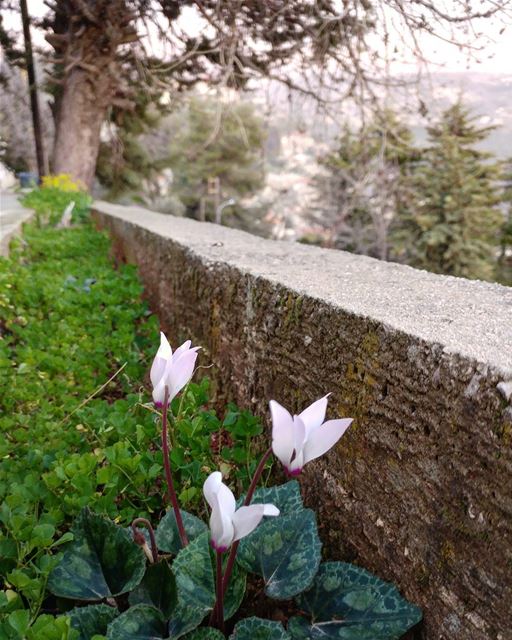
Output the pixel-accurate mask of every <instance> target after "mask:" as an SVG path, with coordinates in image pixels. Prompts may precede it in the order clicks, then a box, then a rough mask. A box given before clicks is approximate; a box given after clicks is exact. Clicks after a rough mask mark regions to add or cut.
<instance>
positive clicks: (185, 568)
mask: <svg viewBox="0 0 512 640" xmlns="http://www.w3.org/2000/svg"><path fill="white" fill-rule="evenodd" d="M226 560H227V555H226V558H225V561H226ZM214 565H215V559H214V553H213V551H212V550H211V549H210V543H209V534H208V532H205V533H203V534H201V535H200V536H199V537H198V538H195V540H192V542H190V543H189V544H188V545H187V546H186V547H185V549H182V550H181V551H180V552H179V553H178V555H177V556H176V559H175V560H174V563H173V566H172V569H173V572H174V574H175V576H176V584H177V585H178V593H179V596H178V597H179V599H180V600H181V601H183V602H186V603H188V604H189V605H191V606H193V607H198V608H199V609H202V610H203V611H204V612H205V613H206V612H208V611H211V610H212V609H213V606H214V604H215V599H216V596H215V572H214ZM245 578H246V574H245V571H244V570H243V569H242V568H241V567H235V569H234V571H233V575H232V576H231V581H230V583H229V587H228V590H227V593H226V595H225V597H224V619H225V620H228V619H229V618H231V616H232V615H233V614H234V613H235V612H236V611H237V610H238V607H239V606H240V604H241V602H242V600H243V597H244V593H245Z"/></svg>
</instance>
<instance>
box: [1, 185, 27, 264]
mask: <svg viewBox="0 0 512 640" xmlns="http://www.w3.org/2000/svg"><path fill="white" fill-rule="evenodd" d="M18 197H19V195H18V194H16V193H5V192H4V193H0V255H1V256H7V255H8V254H9V243H10V241H11V239H12V238H13V237H14V236H16V235H19V234H20V233H21V228H22V225H23V223H24V222H26V221H27V220H29V219H30V218H31V217H32V216H33V215H34V212H33V211H32V210H31V209H25V208H24V207H22V206H21V204H20V203H19V202H18Z"/></svg>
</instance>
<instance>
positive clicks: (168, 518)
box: [155, 509, 208, 555]
mask: <svg viewBox="0 0 512 640" xmlns="http://www.w3.org/2000/svg"><path fill="white" fill-rule="evenodd" d="M180 513H181V517H182V519H183V526H184V527H185V531H186V533H187V536H188V539H189V542H192V540H194V539H195V538H197V537H198V536H200V535H201V534H202V533H204V532H205V531H207V530H208V527H207V526H206V524H205V523H204V522H203V521H202V520H200V519H199V518H197V517H196V516H194V515H192V514H191V513H188V512H187V511H183V509H180ZM155 538H156V544H157V547H158V549H159V550H160V551H164V552H165V553H172V554H173V555H176V554H177V553H178V552H179V551H180V550H181V540H180V534H179V532H178V526H177V524H176V516H175V515H174V510H173V509H171V510H170V511H168V512H167V513H166V514H165V516H164V517H163V518H162V520H161V521H160V524H159V525H158V527H157V529H156V531H155Z"/></svg>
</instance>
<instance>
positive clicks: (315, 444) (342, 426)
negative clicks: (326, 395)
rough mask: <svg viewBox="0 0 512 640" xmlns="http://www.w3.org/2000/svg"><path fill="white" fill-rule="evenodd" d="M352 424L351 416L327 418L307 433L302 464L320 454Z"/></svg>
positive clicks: (327, 449) (333, 443)
mask: <svg viewBox="0 0 512 640" xmlns="http://www.w3.org/2000/svg"><path fill="white" fill-rule="evenodd" d="M351 424H352V418H344V419H343V420H328V421H327V422H324V424H322V425H320V426H319V427H317V428H316V429H313V430H311V431H310V433H309V437H308V440H307V442H306V444H305V445H304V464H306V463H307V462H310V461H311V460H314V459H315V458H318V457H319V456H322V455H323V454H324V453H326V452H327V451H329V449H330V448H331V447H333V446H334V445H335V444H336V443H337V442H338V440H339V439H340V438H341V436H342V435H343V434H344V433H345V431H346V430H347V429H348V428H349V426H350V425H351Z"/></svg>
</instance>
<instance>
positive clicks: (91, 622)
mask: <svg viewBox="0 0 512 640" xmlns="http://www.w3.org/2000/svg"><path fill="white" fill-rule="evenodd" d="M66 615H67V616H68V617H69V618H70V622H71V627H72V628H73V629H75V630H76V631H78V634H79V635H78V638H77V640H90V638H92V636H94V635H96V634H98V635H99V634H101V635H105V634H106V633H107V627H108V625H109V624H110V623H111V622H112V620H114V618H117V616H118V615H119V611H118V610H117V609H115V608H114V607H109V606H107V605H106V604H91V605H89V606H88V607H75V608H74V609H71V611H68V612H67V613H66Z"/></svg>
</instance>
